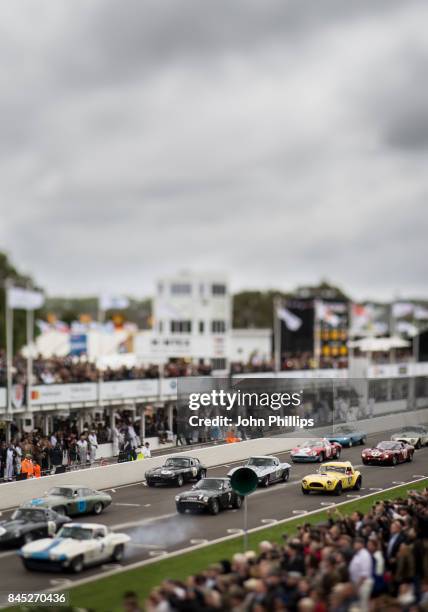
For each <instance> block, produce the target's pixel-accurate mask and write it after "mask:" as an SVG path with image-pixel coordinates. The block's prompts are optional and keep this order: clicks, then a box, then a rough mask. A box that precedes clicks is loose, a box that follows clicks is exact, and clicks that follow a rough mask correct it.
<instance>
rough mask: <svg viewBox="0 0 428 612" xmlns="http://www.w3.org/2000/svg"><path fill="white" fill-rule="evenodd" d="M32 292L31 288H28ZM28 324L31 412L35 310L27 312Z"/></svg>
mask: <svg viewBox="0 0 428 612" xmlns="http://www.w3.org/2000/svg"><path fill="white" fill-rule="evenodd" d="M28 290H30V286H28ZM26 323H27V350H28V355H27V410H28V411H30V410H31V393H32V385H33V342H34V310H33V309H32V308H27V310H26Z"/></svg>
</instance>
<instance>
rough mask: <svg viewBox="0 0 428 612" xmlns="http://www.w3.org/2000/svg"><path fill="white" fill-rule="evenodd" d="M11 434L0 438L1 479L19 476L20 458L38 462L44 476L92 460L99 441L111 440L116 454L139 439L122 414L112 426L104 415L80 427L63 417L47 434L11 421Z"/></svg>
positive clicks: (134, 445)
mask: <svg viewBox="0 0 428 612" xmlns="http://www.w3.org/2000/svg"><path fill="white" fill-rule="evenodd" d="M162 427H164V423H161V424H158V428H159V429H160V430H162ZM157 433H158V434H159V431H158V432H157ZM11 434H12V435H11V442H10V444H7V443H6V441H5V440H0V479H2V480H4V481H11V480H14V479H16V478H17V477H19V475H20V474H21V465H22V462H23V461H24V460H25V459H27V458H30V459H31V461H32V462H33V463H34V464H38V465H39V466H40V470H41V476H44V475H48V474H51V473H58V471H60V470H62V471H63V470H64V469H69V468H74V467H78V466H81V467H84V466H88V465H92V464H94V463H95V461H96V460H97V449H98V447H99V445H100V444H105V443H109V442H110V443H112V444H113V454H114V456H117V455H118V454H119V452H120V451H121V450H127V449H136V448H138V447H141V446H142V443H143V441H142V440H141V439H140V437H139V423H134V422H133V421H132V420H131V418H130V417H129V416H128V415H126V414H125V415H124V416H122V417H121V418H118V419H116V420H115V423H114V425H113V426H112V427H110V424H109V422H108V419H107V420H106V421H103V422H99V423H85V424H84V426H83V429H82V431H78V428H77V424H76V423H75V422H73V421H69V420H65V421H64V422H63V423H62V424H61V425H60V426H59V427H58V429H56V430H55V431H54V432H53V433H51V434H49V435H44V434H43V433H42V432H41V431H40V430H38V429H35V430H34V431H32V432H31V433H23V432H21V431H19V430H18V429H17V427H16V426H14V425H13V424H12V430H11Z"/></svg>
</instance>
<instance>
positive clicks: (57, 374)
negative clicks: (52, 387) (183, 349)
mask: <svg viewBox="0 0 428 612" xmlns="http://www.w3.org/2000/svg"><path fill="white" fill-rule="evenodd" d="M211 371H212V368H211V366H209V365H204V364H198V365H195V364H190V363H186V362H184V361H182V362H178V363H168V364H166V365H165V366H164V368H163V371H162V376H164V377H165V378H176V377H179V376H198V375H199V376H209V375H210V374H211ZM159 376H160V371H159V366H157V365H147V366H134V367H126V366H123V367H120V368H117V369H112V368H106V369H103V370H101V371H100V370H98V369H97V366H96V364H95V363H93V362H91V361H88V359H87V358H86V357H74V356H66V357H49V358H43V357H41V356H38V357H36V358H34V359H33V380H32V384H33V385H38V384H39V385H40V384H46V385H47V384H54V383H84V382H97V381H98V380H99V379H100V378H101V379H102V380H104V381H112V380H135V379H142V378H159ZM6 382H7V369H6V355H5V353H4V351H3V352H2V351H0V386H5V385H6ZM13 384H22V385H25V384H27V360H26V359H25V358H24V357H23V356H22V355H17V356H16V357H15V358H14V360H13Z"/></svg>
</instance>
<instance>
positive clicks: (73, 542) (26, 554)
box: [18, 523, 131, 573]
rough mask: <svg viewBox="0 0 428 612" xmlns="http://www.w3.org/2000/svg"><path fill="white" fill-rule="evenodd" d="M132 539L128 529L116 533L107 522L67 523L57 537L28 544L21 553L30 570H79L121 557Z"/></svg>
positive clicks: (75, 571)
mask: <svg viewBox="0 0 428 612" xmlns="http://www.w3.org/2000/svg"><path fill="white" fill-rule="evenodd" d="M130 539H131V538H130V537H129V536H128V535H126V534H125V533H115V532H113V531H110V530H109V529H108V528H107V527H106V526H105V525H97V524H95V523H67V524H66V525H64V526H63V527H62V528H61V529H60V531H59V532H58V534H57V535H56V536H55V538H53V539H52V538H44V539H42V540H36V541H35V542H31V543H30V544H26V545H25V546H23V547H22V548H21V550H20V551H19V553H18V554H19V555H20V557H21V559H22V562H23V564H24V567H25V568H26V569H28V570H41V571H46V570H48V571H49V570H51V571H52V570H54V571H55V570H56V571H61V570H68V571H71V572H74V573H78V572H81V571H82V570H83V568H84V567H88V566H91V565H98V564H100V563H106V562H108V561H114V562H119V561H121V560H122V558H123V554H124V549H125V544H126V543H127V542H129V541H130Z"/></svg>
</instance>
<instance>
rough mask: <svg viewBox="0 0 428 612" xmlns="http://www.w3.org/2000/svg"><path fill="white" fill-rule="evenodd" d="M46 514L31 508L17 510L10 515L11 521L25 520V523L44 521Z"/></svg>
mask: <svg viewBox="0 0 428 612" xmlns="http://www.w3.org/2000/svg"><path fill="white" fill-rule="evenodd" d="M45 519H46V514H45V513H44V512H43V511H42V510H32V509H31V508H28V509H27V508H18V510H15V512H14V513H13V514H12V520H13V521H16V520H25V521H44V520H45Z"/></svg>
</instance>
